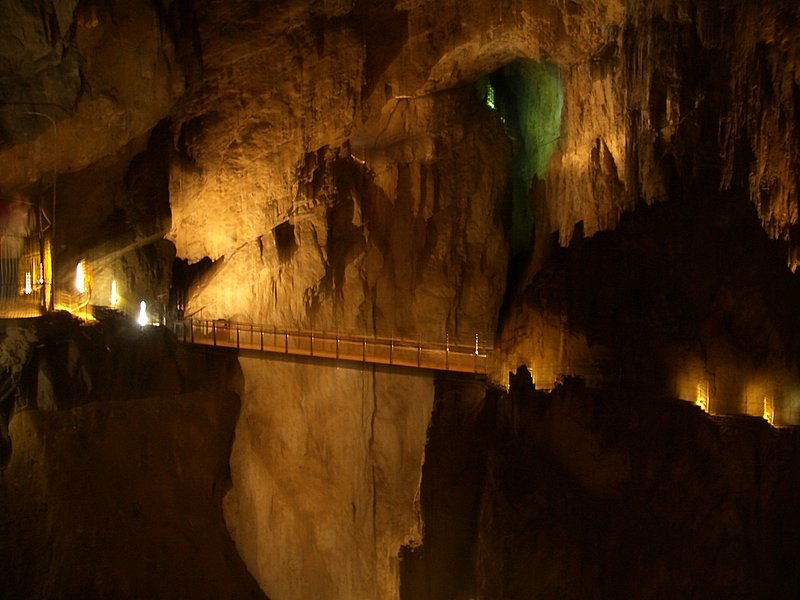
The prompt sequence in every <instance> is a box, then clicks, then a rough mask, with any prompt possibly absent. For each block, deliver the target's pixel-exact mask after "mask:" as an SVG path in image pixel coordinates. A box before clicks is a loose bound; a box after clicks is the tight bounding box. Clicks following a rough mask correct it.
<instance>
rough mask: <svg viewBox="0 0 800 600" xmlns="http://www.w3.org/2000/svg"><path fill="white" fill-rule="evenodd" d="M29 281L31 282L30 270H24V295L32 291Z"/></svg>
mask: <svg viewBox="0 0 800 600" xmlns="http://www.w3.org/2000/svg"><path fill="white" fill-rule="evenodd" d="M31 283H32V282H31V272H30V271H26V272H25V289H24V290H23V291H24V292H25V295H26V296H27V295H29V294H31V293H32V292H33V286H32V285H31Z"/></svg>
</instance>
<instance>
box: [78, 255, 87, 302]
mask: <svg viewBox="0 0 800 600" xmlns="http://www.w3.org/2000/svg"><path fill="white" fill-rule="evenodd" d="M75 289H76V290H78V293H79V294H83V293H84V292H85V291H86V273H85V271H84V261H80V262H79V263H78V266H77V267H75Z"/></svg>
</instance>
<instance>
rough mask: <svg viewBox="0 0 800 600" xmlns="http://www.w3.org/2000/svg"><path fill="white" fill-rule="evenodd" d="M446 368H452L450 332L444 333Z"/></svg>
mask: <svg viewBox="0 0 800 600" xmlns="http://www.w3.org/2000/svg"><path fill="white" fill-rule="evenodd" d="M444 370H445V371H449V370H450V334H449V333H446V332H445V334H444Z"/></svg>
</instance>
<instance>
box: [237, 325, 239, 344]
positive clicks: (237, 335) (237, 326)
mask: <svg viewBox="0 0 800 600" xmlns="http://www.w3.org/2000/svg"><path fill="white" fill-rule="evenodd" d="M236 349H237V350H238V349H239V326H238V325H237V326H236Z"/></svg>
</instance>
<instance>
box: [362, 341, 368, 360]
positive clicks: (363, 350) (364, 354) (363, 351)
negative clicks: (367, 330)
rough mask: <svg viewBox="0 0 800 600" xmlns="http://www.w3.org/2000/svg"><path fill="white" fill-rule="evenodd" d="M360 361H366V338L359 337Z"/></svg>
mask: <svg viewBox="0 0 800 600" xmlns="http://www.w3.org/2000/svg"><path fill="white" fill-rule="evenodd" d="M361 344H362V346H361V362H367V338H366V336H365V337H363V338H361Z"/></svg>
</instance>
